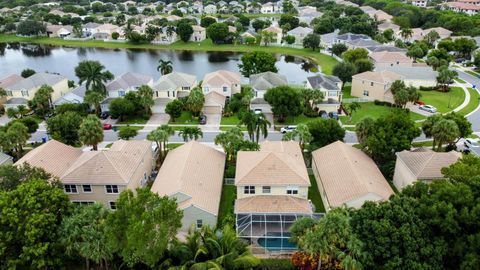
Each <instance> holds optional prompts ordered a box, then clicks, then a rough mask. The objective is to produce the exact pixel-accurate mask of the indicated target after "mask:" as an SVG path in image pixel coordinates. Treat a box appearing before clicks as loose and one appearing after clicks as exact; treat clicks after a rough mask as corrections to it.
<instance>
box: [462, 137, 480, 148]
mask: <svg viewBox="0 0 480 270" xmlns="http://www.w3.org/2000/svg"><path fill="white" fill-rule="evenodd" d="M463 145H465V147H466V148H468V149H470V148H477V147H480V145H479V144H478V143H477V142H476V141H474V139H465V141H464V142H463Z"/></svg>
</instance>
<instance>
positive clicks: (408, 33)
mask: <svg viewBox="0 0 480 270" xmlns="http://www.w3.org/2000/svg"><path fill="white" fill-rule="evenodd" d="M412 35H413V31H412V29H411V28H409V27H405V28H402V29H401V30H400V36H401V37H402V38H403V39H404V40H406V39H409V38H411V37H412Z"/></svg>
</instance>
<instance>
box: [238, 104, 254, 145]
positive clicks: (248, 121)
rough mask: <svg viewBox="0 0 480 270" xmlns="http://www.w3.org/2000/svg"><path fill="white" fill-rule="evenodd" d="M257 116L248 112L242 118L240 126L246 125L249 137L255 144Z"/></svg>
mask: <svg viewBox="0 0 480 270" xmlns="http://www.w3.org/2000/svg"><path fill="white" fill-rule="evenodd" d="M256 118H257V117H256V114H255V113H254V112H252V111H248V112H246V113H244V114H243V116H242V118H241V119H240V123H239V125H244V126H245V127H246V128H247V133H248V137H249V138H250V140H251V141H252V142H253V141H255V130H256V124H257V119H256Z"/></svg>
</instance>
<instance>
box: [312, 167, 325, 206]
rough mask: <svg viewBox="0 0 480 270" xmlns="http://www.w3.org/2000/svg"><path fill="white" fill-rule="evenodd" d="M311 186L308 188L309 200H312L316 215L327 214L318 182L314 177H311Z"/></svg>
mask: <svg viewBox="0 0 480 270" xmlns="http://www.w3.org/2000/svg"><path fill="white" fill-rule="evenodd" d="M309 177H310V184H311V186H310V187H309V188H308V199H310V200H311V201H312V203H313V205H314V206H315V212H316V213H325V206H324V205H323V201H322V197H320V191H319V190H318V186H317V180H315V177H314V176H313V175H309Z"/></svg>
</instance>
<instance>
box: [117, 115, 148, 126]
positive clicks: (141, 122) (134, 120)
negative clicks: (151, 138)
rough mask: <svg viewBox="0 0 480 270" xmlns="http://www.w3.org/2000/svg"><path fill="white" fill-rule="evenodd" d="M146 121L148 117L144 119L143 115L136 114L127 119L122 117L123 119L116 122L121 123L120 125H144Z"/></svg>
mask: <svg viewBox="0 0 480 270" xmlns="http://www.w3.org/2000/svg"><path fill="white" fill-rule="evenodd" d="M147 122H148V119H146V118H145V117H143V116H136V117H132V118H128V119H124V120H123V121H121V122H120V121H118V122H117V124H122V125H133V124H136V125H144V124H146V123H147Z"/></svg>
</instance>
